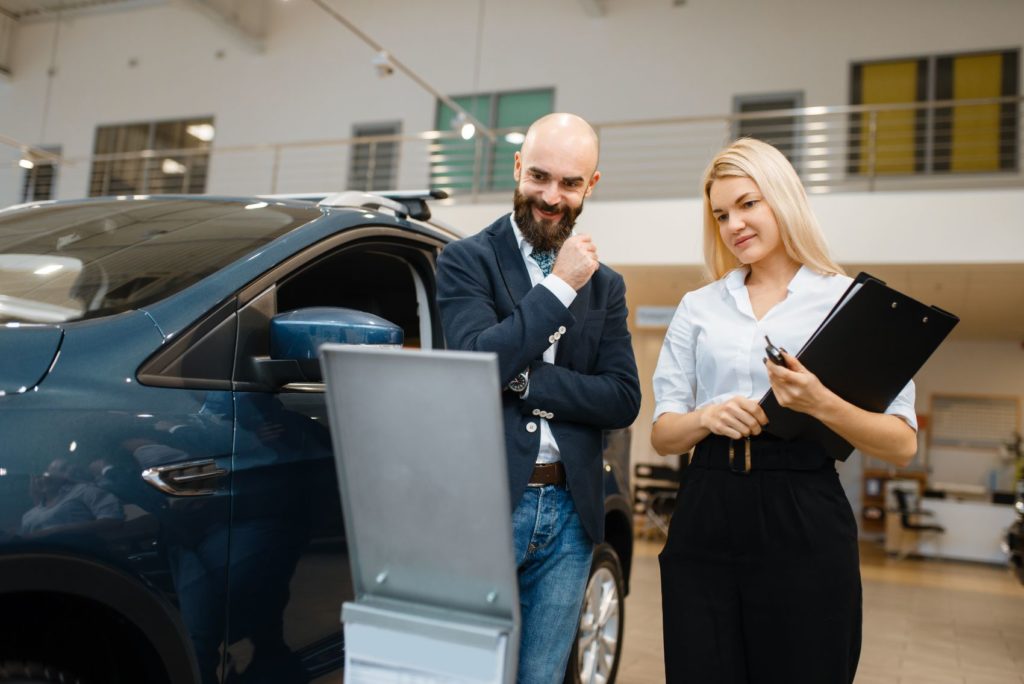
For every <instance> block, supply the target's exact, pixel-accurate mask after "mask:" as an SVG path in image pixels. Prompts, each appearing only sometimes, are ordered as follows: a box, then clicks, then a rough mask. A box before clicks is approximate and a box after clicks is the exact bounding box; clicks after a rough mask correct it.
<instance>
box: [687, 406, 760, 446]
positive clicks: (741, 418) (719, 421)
mask: <svg viewBox="0 0 1024 684" xmlns="http://www.w3.org/2000/svg"><path fill="white" fill-rule="evenodd" d="M767 424H768V416H766V415H765V413H764V409H762V408H761V406H760V405H759V404H758V403H757V402H756V401H754V400H753V399H749V398H747V397H742V396H735V397H732V398H730V399H728V400H727V401H724V402H722V403H721V404H709V405H708V406H705V407H704V408H703V409H701V413H700V425H701V427H703V428H705V429H707V430H710V431H711V432H712V433H713V434H716V435H722V436H724V437H728V438H730V439H742V438H744V437H750V436H752V435H759V434H761V426H762V425H767Z"/></svg>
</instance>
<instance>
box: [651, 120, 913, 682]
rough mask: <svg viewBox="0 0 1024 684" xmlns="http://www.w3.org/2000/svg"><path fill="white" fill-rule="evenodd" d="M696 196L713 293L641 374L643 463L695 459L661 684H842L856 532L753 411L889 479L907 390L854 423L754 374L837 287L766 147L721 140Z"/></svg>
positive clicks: (796, 446)
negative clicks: (830, 437) (875, 462)
mask: <svg viewBox="0 0 1024 684" xmlns="http://www.w3.org/2000/svg"><path fill="white" fill-rule="evenodd" d="M703 190H704V192H703V195H704V255H705V262H706V265H707V268H708V271H709V273H710V275H711V276H712V277H713V279H714V280H713V282H711V284H709V285H707V286H705V287H702V288H701V289H699V290H696V291H693V292H689V293H687V294H686V295H685V296H684V297H683V299H682V301H681V302H680V303H679V307H678V309H677V311H676V314H675V316H674V318H673V320H672V323H671V324H670V326H669V329H668V333H667V335H666V337H665V342H664V345H663V346H662V350H661V356H660V357H659V359H658V366H657V370H656V371H655V375H654V392H655V398H656V402H657V403H656V407H655V414H654V420H655V422H654V428H653V432H652V436H651V442H652V444H653V446H654V448H655V449H656V450H657V451H658V453H660V454H662V455H667V454H679V453H684V452H686V451H689V450H690V449H691V448H692V447H694V446H696V449H695V451H694V455H693V457H692V460H691V464H690V466H689V467H688V468H687V469H686V471H685V472H684V475H683V481H682V484H681V487H680V496H679V499H678V503H677V507H676V511H675V514H674V515H673V518H672V524H671V528H670V530H669V535H668V541H667V542H666V544H665V549H664V550H663V551H662V553H661V557H660V561H661V581H662V604H663V611H664V634H665V669H666V676H667V680H668V681H669V682H692V683H694V684H717V683H722V684H740V683H747V682H785V683H786V684H800V683H806V684H838V683H840V682H852V681H853V677H854V673H855V672H856V668H857V660H858V658H859V655H860V642H861V584H860V569H859V560H858V552H857V524H856V522H855V520H854V517H853V513H852V511H851V510H850V505H849V503H848V502H847V500H846V497H845V495H844V493H843V490H842V487H841V486H840V484H839V478H838V475H837V474H836V470H835V464H834V462H833V461H832V460H831V459H829V458H828V457H827V455H826V454H825V452H824V450H823V449H822V447H821V446H820V445H818V444H816V443H814V442H808V441H802V442H801V441H783V440H780V439H777V438H775V437H773V436H771V435H769V434H768V433H767V432H765V431H764V427H765V425H766V423H767V417H766V416H765V414H764V411H762V410H761V408H760V406H758V404H757V402H758V400H759V399H760V398H761V396H762V395H763V394H764V393H765V392H766V391H767V390H768V389H769V387H770V388H771V389H773V390H774V391H775V394H776V396H777V397H778V400H779V403H780V404H781V405H783V406H785V407H788V408H790V409H793V410H796V411H801V412H803V413H808V414H810V415H812V416H814V417H815V418H817V419H818V420H820V421H822V422H823V423H825V424H826V425H827V426H828V427H830V428H831V429H832V430H833V431H835V432H836V433H838V434H839V435H841V436H842V437H844V438H845V439H846V440H847V441H849V442H850V443H851V444H853V445H854V446H855V447H856V448H857V449H859V450H860V451H861V452H863V453H866V454H870V455H872V456H876V457H878V458H881V459H884V460H886V461H889V462H891V463H893V464H895V465H904V464H906V463H907V462H909V461H910V459H911V458H912V457H913V455H914V452H915V450H916V448H917V439H916V430H917V423H916V417H915V413H914V387H913V383H910V384H908V385H907V387H906V388H904V390H903V391H902V392H901V393H900V395H899V397H897V398H896V399H895V400H894V401H893V403H892V404H891V405H890V406H889V407H888V409H887V410H886V411H885V413H870V412H867V411H864V410H861V409H859V408H857V407H855V406H853V405H852V404H850V403H848V402H846V401H844V400H843V398H842V397H839V396H837V395H835V394H834V393H832V392H831V391H830V390H829V389H828V388H826V387H825V386H824V385H822V384H821V382H819V381H818V379H817V377H815V375H814V374H812V373H810V372H809V371H808V370H807V369H806V368H804V367H803V366H802V365H801V364H800V362H799V361H798V360H797V359H796V358H794V357H793V356H792V355H790V354H788V353H785V354H784V355H783V357H784V360H785V367H783V366H780V365H776V364H774V363H772V362H770V361H766V360H765V336H766V335H767V336H768V337H769V338H771V341H772V342H773V343H774V344H775V345H776V346H779V347H784V348H786V349H792V350H797V349H799V348H800V347H801V346H803V344H804V342H805V341H806V340H807V338H808V337H809V336H810V334H811V333H812V332H813V331H814V330H815V329H816V328H817V327H818V325H819V324H820V323H821V321H822V320H823V319H824V317H825V315H826V314H827V313H828V312H829V310H830V309H831V308H832V306H833V304H835V303H836V301H837V300H838V299H839V297H840V295H841V294H842V293H843V292H844V291H845V290H846V288H847V287H848V286H849V284H850V282H851V279H850V278H849V277H847V276H846V275H844V274H843V271H842V269H841V268H840V267H839V266H838V265H837V264H836V263H835V262H834V261H833V260H832V259H831V257H830V256H829V254H828V248H827V246H826V244H825V240H824V237H823V235H822V233H821V230H820V228H819V227H818V224H817V221H816V220H815V218H814V215H813V214H812V212H811V209H810V206H809V204H808V201H807V195H806V193H805V192H804V188H803V186H802V185H801V183H800V179H799V177H798V176H797V174H796V171H795V170H794V169H793V167H792V165H791V164H790V163H789V161H788V160H787V159H786V158H785V156H783V155H782V153H780V152H779V151H778V150H776V149H775V148H774V147H772V146H771V145H768V144H766V143H763V142H760V141H758V140H753V139H742V140H738V141H736V142H735V143H733V144H732V145H730V146H729V147H727V148H726V149H724V150H723V151H722V152H720V153H719V154H718V155H717V156H716V157H715V158H714V160H713V161H712V162H711V164H710V166H708V169H707V171H706V172H705V174H704V187H703ZM748 454H749V457H748Z"/></svg>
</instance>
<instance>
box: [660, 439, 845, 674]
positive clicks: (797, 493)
mask: <svg viewBox="0 0 1024 684" xmlns="http://www.w3.org/2000/svg"><path fill="white" fill-rule="evenodd" d="M731 444H732V446H733V450H732V451H731V452H730V441H729V440H727V439H725V438H722V437H716V436H712V437H709V438H708V439H705V440H704V441H702V442H701V443H700V444H698V445H697V449H696V451H695V454H694V458H693V462H692V463H691V464H690V466H689V467H687V469H686V470H685V471H684V473H683V477H682V483H681V485H680V493H679V498H678V500H677V503H676V510H675V513H674V514H673V516H672V522H671V526H670V529H669V535H668V541H667V542H666V544H665V548H664V550H663V551H662V553H661V556H660V562H661V587H662V611H663V619H664V638H665V674H666V681H667V682H670V683H672V684H676V683H685V684H850V683H851V682H853V678H854V674H855V673H856V670H857V661H858V659H859V657H860V645H861V583H860V566H859V557H858V551H857V524H856V522H855V520H854V517H853V512H852V511H851V509H850V504H849V502H848V501H847V500H846V495H845V494H844V493H843V489H842V487H841V486H840V484H839V476H838V474H837V473H836V470H835V464H834V462H833V461H832V460H831V459H829V458H827V456H826V455H825V453H824V451H823V450H822V449H821V448H820V447H819V446H818V445H817V444H813V443H806V442H804V443H796V442H785V441H780V440H773V439H771V438H754V439H752V440H751V443H750V446H751V455H750V465H751V470H750V472H749V473H746V474H744V473H742V472H736V471H742V470H743V468H744V456H745V455H744V450H745V446H746V445H745V443H744V442H742V441H737V442H732V443H731ZM730 455H732V456H734V457H733V458H730Z"/></svg>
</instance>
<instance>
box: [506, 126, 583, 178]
mask: <svg viewBox="0 0 1024 684" xmlns="http://www.w3.org/2000/svg"><path fill="white" fill-rule="evenodd" d="M553 144H557V146H558V147H559V148H561V149H562V150H563V151H564V152H566V153H568V154H570V155H571V156H573V157H576V158H577V159H579V160H580V161H584V160H592V161H591V163H590V164H589V169H590V171H589V174H588V175H590V174H593V173H594V171H596V170H597V162H598V157H599V152H600V143H599V141H598V138H597V132H596V131H595V130H594V129H593V128H592V127H591V125H590V124H588V123H587V122H586V120H585V119H583V118H582V117H580V116H577V115H575V114H569V113H567V112H555V113H553V114H547V115H545V116H542V117H541V118H539V119H537V120H536V121H534V122H533V123H532V124H530V128H529V129H528V130H527V131H526V139H525V140H524V141H523V147H522V153H523V155H524V156H529V154H530V152H531V151H532V148H533V147H534V146H536V145H545V146H548V145H553Z"/></svg>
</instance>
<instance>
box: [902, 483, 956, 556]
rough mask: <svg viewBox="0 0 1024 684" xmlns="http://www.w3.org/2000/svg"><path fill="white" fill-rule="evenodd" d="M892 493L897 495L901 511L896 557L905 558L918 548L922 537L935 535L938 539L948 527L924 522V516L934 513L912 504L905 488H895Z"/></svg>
mask: <svg viewBox="0 0 1024 684" xmlns="http://www.w3.org/2000/svg"><path fill="white" fill-rule="evenodd" d="M892 493H893V495H895V497H896V504H897V505H898V506H899V513H900V544H899V551H898V552H897V555H896V558H897V560H903V559H904V558H906V557H907V556H908V555H909V554H910V552H911V551H912V550H916V549H917V544H918V542H919V541H920V540H921V538H922V537H924V536H925V535H933V536H934V537H935V539H936V541H938V538H939V536H940V535H942V533H944V532H945V531H946V528H945V527H943V526H942V525H936V524H934V523H927V522H922V520H923V519H924V518H927V517H928V516H931V515H934V513H932V512H931V511H926V510H923V509H921V508H920V507H919V506H917V505H911V501H910V496H909V495H908V494H907V492H906V491H905V490H903V489H893V490H892ZM908 542H909V543H908ZM940 555H941V554H940Z"/></svg>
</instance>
